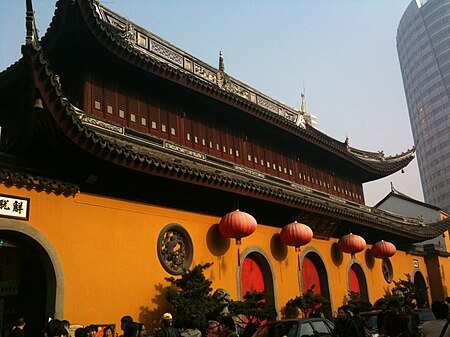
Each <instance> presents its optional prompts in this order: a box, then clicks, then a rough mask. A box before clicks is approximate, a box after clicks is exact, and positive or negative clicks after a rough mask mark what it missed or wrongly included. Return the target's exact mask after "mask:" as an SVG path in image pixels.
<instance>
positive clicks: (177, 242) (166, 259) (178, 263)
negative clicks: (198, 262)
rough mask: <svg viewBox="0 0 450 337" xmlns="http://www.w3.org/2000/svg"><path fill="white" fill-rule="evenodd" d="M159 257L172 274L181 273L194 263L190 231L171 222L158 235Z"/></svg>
mask: <svg viewBox="0 0 450 337" xmlns="http://www.w3.org/2000/svg"><path fill="white" fill-rule="evenodd" d="M157 247H158V258H159V261H160V262H161V264H162V266H163V267H164V269H165V270H166V271H167V272H169V273H170V274H172V275H181V274H183V273H184V272H185V271H186V270H188V269H189V267H190V266H191V264H192V258H193V256H194V247H193V245H192V240H191V237H190V236H189V233H188V232H187V231H186V229H184V228H183V227H182V226H181V225H178V224H170V225H167V226H166V227H164V228H163V229H162V231H161V233H159V236H158V243H157Z"/></svg>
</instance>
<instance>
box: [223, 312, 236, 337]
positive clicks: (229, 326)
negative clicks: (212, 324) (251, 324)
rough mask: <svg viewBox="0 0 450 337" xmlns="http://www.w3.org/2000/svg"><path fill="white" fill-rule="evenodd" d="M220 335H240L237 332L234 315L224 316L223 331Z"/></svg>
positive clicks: (231, 336) (233, 336) (234, 336)
mask: <svg viewBox="0 0 450 337" xmlns="http://www.w3.org/2000/svg"><path fill="white" fill-rule="evenodd" d="M219 336H220V337H238V334H237V333H236V323H235V322H234V319H233V317H231V316H225V317H224V318H222V332H221V333H220V335H219Z"/></svg>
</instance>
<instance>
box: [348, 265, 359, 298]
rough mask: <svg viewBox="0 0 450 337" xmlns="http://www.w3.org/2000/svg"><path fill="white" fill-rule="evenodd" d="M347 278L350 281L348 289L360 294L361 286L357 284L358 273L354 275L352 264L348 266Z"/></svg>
mask: <svg viewBox="0 0 450 337" xmlns="http://www.w3.org/2000/svg"><path fill="white" fill-rule="evenodd" d="M348 278H349V282H350V291H353V292H355V293H360V294H361V287H360V286H359V280H358V275H356V271H355V268H354V265H353V266H351V267H350V271H349V275H348Z"/></svg>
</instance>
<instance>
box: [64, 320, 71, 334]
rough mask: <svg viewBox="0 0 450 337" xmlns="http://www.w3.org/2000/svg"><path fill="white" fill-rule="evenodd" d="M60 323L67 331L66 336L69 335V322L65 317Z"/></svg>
mask: <svg viewBox="0 0 450 337" xmlns="http://www.w3.org/2000/svg"><path fill="white" fill-rule="evenodd" d="M62 324H63V325H64V329H66V331H67V336H70V322H69V321H68V320H67V319H63V320H62Z"/></svg>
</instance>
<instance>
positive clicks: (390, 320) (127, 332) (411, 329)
mask: <svg viewBox="0 0 450 337" xmlns="http://www.w3.org/2000/svg"><path fill="white" fill-rule="evenodd" d="M446 301H447V303H446V302H444V301H435V302H433V304H432V306H431V310H432V312H433V314H434V316H435V318H436V319H435V320H431V321H427V322H425V323H424V324H423V329H422V332H421V334H420V335H419V330H418V327H419V323H420V322H419V317H418V315H417V313H415V312H414V311H413V310H411V308H410V307H409V306H404V307H401V306H400V304H399V303H398V302H396V301H392V302H390V303H389V310H388V307H387V305H386V303H383V302H382V303H380V305H381V311H380V312H379V313H378V314H377V327H378V332H379V336H380V337H450V327H449V323H450V297H447V299H446ZM172 323H173V319H172V314H170V313H165V314H164V315H163V316H162V326H161V328H160V329H158V330H156V331H154V332H153V334H150V335H147V331H146V329H145V326H144V324H142V323H138V322H134V321H133V319H132V317H131V316H123V317H122V319H121V325H120V328H121V330H122V332H123V333H122V334H121V335H120V337H202V333H201V332H200V331H199V330H198V329H197V328H195V327H192V326H188V327H185V328H184V329H177V328H175V327H173V326H172ZM208 323H209V328H208V332H207V337H238V334H237V330H236V323H235V321H234V319H233V318H232V317H231V316H225V317H223V319H222V321H221V322H217V321H209V322H208ZM25 324H26V323H25V319H23V318H19V319H18V320H17V322H16V324H15V325H14V326H13V328H12V329H11V331H10V333H9V335H8V336H7V337H26V336H25V333H24V327H25ZM365 324H366V323H365V319H364V318H363V317H362V316H361V315H360V311H359V310H358V308H354V309H353V310H352V311H351V312H350V311H349V309H348V307H345V306H343V307H340V308H339V309H338V312H337V316H336V319H335V323H334V329H333V331H332V335H331V336H332V337H366V336H368V335H369V332H368V330H367V327H366V325H365ZM98 332H99V331H98V326H97V325H88V326H86V327H80V328H77V329H76V330H75V331H74V333H73V335H74V337H99V335H98ZM42 336H43V337H71V333H70V322H69V321H67V320H58V319H53V320H50V321H49V322H48V323H47V325H46V327H45V329H44V330H43V332H42ZM118 336H119V334H118V332H115V331H114V327H113V326H108V325H107V326H104V327H103V328H102V335H101V337H118Z"/></svg>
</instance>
